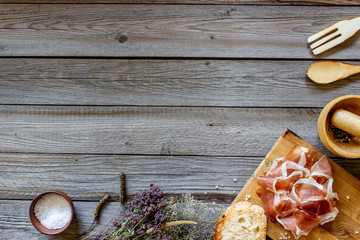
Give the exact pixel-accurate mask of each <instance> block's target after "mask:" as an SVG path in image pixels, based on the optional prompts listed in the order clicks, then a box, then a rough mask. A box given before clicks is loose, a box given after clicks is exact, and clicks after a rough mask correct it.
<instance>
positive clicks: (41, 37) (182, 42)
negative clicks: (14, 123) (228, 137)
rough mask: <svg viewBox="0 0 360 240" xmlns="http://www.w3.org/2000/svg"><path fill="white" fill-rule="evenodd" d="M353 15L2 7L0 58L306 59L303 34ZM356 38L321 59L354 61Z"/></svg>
mask: <svg viewBox="0 0 360 240" xmlns="http://www.w3.org/2000/svg"><path fill="white" fill-rule="evenodd" d="M359 12H360V7H355V6H352V7H318V6H302V7H299V6H281V7H280V6H261V7H259V6H226V5H127V4H125V5H111V4H103V5H96V7H94V6H93V5H88V4H79V5H56V4H55V5H54V4H44V5H42V4H40V5H39V4H28V5H26V4H25V5H21V6H19V5H12V4H3V5H0V23H1V24H0V35H1V45H0V54H1V55H2V56H71V57H80V56H82V57H84V56H97V57H105V56H107V57H108V56H112V57H192V58H199V57H201V58H271V59H273V58H295V59H298V58H307V59H309V58H313V55H312V54H311V52H310V50H309V49H308V48H307V44H306V43H307V42H306V39H307V37H308V36H310V35H312V34H313V33H316V32H318V31H320V30H322V29H324V28H325V27H328V26H330V25H332V24H333V23H335V22H336V21H338V20H339V19H349V18H354V17H357V16H358V15H359ZM358 39H359V36H358V35H357V36H356V37H354V38H352V39H350V40H348V41H347V42H345V43H343V44H341V46H339V47H337V48H335V49H333V50H330V51H328V52H327V53H325V54H323V55H322V56H321V58H329V57H330V56H331V58H333V59H356V58H357V57H358V52H357V51H353V49H354V48H355V49H356V48H359V47H360V43H359V41H357V40H358ZM350 46H351V48H350ZM319 58H320V57H319Z"/></svg>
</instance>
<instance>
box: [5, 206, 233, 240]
mask: <svg viewBox="0 0 360 240" xmlns="http://www.w3.org/2000/svg"><path fill="white" fill-rule="evenodd" d="M98 200H100V199H98ZM96 204H97V202H78V201H74V207H75V214H76V215H75V218H74V220H73V221H72V223H71V225H70V226H69V228H68V229H67V230H66V231H65V232H63V233H61V234H59V235H55V236H48V235H45V234H42V233H40V232H38V231H37V230H36V229H35V228H34V227H33V226H32V225H31V222H30V220H29V217H28V211H29V210H28V208H29V206H30V201H20V200H13V201H10V200H0V226H1V227H0V236H1V239H2V240H5V239H6V240H8V239H9V240H10V239H23V238H26V239H29V240H32V239H34V240H43V239H53V240H55V239H58V240H73V239H74V237H76V236H78V234H80V233H81V232H82V231H84V230H86V229H87V228H88V227H89V226H90V224H91V222H92V217H93V211H94V209H95V207H96ZM227 206H228V204H216V205H212V204H209V205H208V208H209V209H214V211H216V212H219V211H221V209H225V208H226V207H227ZM118 207H119V203H117V202H109V203H108V204H105V205H104V208H103V210H102V212H101V215H100V219H99V220H100V221H99V224H98V225H97V226H96V227H95V231H96V230H97V229H100V228H101V227H102V226H103V225H105V224H106V223H107V222H108V221H109V220H110V219H111V218H112V217H113V215H114V213H115V212H116V210H117V208H118ZM217 217H218V216H217V215H209V223H210V222H215V221H216V218H217ZM95 231H94V232H95ZM90 239H94V238H90Z"/></svg>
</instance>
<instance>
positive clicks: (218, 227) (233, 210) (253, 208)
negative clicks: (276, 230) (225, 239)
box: [212, 201, 266, 240]
mask: <svg viewBox="0 0 360 240" xmlns="http://www.w3.org/2000/svg"><path fill="white" fill-rule="evenodd" d="M244 211H245V212H252V213H254V214H255V215H256V216H257V217H258V219H259V220H261V221H262V223H263V225H264V226H265V230H264V231H263V232H262V235H263V239H264V240H265V239H266V215H265V211H264V209H263V208H262V207H260V206H258V205H252V204H251V203H249V202H245V201H243V202H238V203H234V204H232V205H231V206H230V207H228V208H227V209H225V210H224V211H223V212H222V213H221V215H220V217H219V218H218V219H217V221H216V223H215V227H214V234H213V237H212V239H213V240H222V233H223V231H224V226H225V224H226V222H227V221H228V220H229V219H230V218H231V217H232V216H234V215H235V214H238V213H240V212H244Z"/></svg>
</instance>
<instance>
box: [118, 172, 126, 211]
mask: <svg viewBox="0 0 360 240" xmlns="http://www.w3.org/2000/svg"><path fill="white" fill-rule="evenodd" d="M119 200H120V202H121V203H122V204H124V203H125V202H126V178H125V173H123V172H121V174H120V196H119Z"/></svg>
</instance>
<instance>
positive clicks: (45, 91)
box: [0, 58, 360, 107]
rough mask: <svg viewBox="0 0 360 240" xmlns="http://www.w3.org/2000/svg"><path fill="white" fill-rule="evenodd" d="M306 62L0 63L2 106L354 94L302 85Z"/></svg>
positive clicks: (266, 101)
mask: <svg viewBox="0 0 360 240" xmlns="http://www.w3.org/2000/svg"><path fill="white" fill-rule="evenodd" d="M312 63H313V61H270V60H258V61H256V60H237V61H234V60H233V61H230V60H115V59H37V58H31V59H17V58H16V59H13V58H10V59H7V58H2V59H1V58H0V65H1V71H0V104H51V105H54V104H55V105H138V106H142V105H153V106H155V105H156V106H232V107H254V106H255V107H323V106H325V105H326V104H327V103H328V102H330V101H331V100H333V99H335V98H336V97H340V96H343V95H348V94H353V93H356V92H360V81H359V79H360V75H355V76H353V77H350V78H349V79H346V80H343V81H338V82H336V83H334V84H328V85H319V84H315V83H313V82H312V81H310V80H308V79H307V78H306V76H305V72H306V69H307V68H308V67H309V66H310V65H311V64H312ZM349 63H352V64H360V63H359V62H357V61H355V62H349ZM304 96H307V97H306V98H304Z"/></svg>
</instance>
